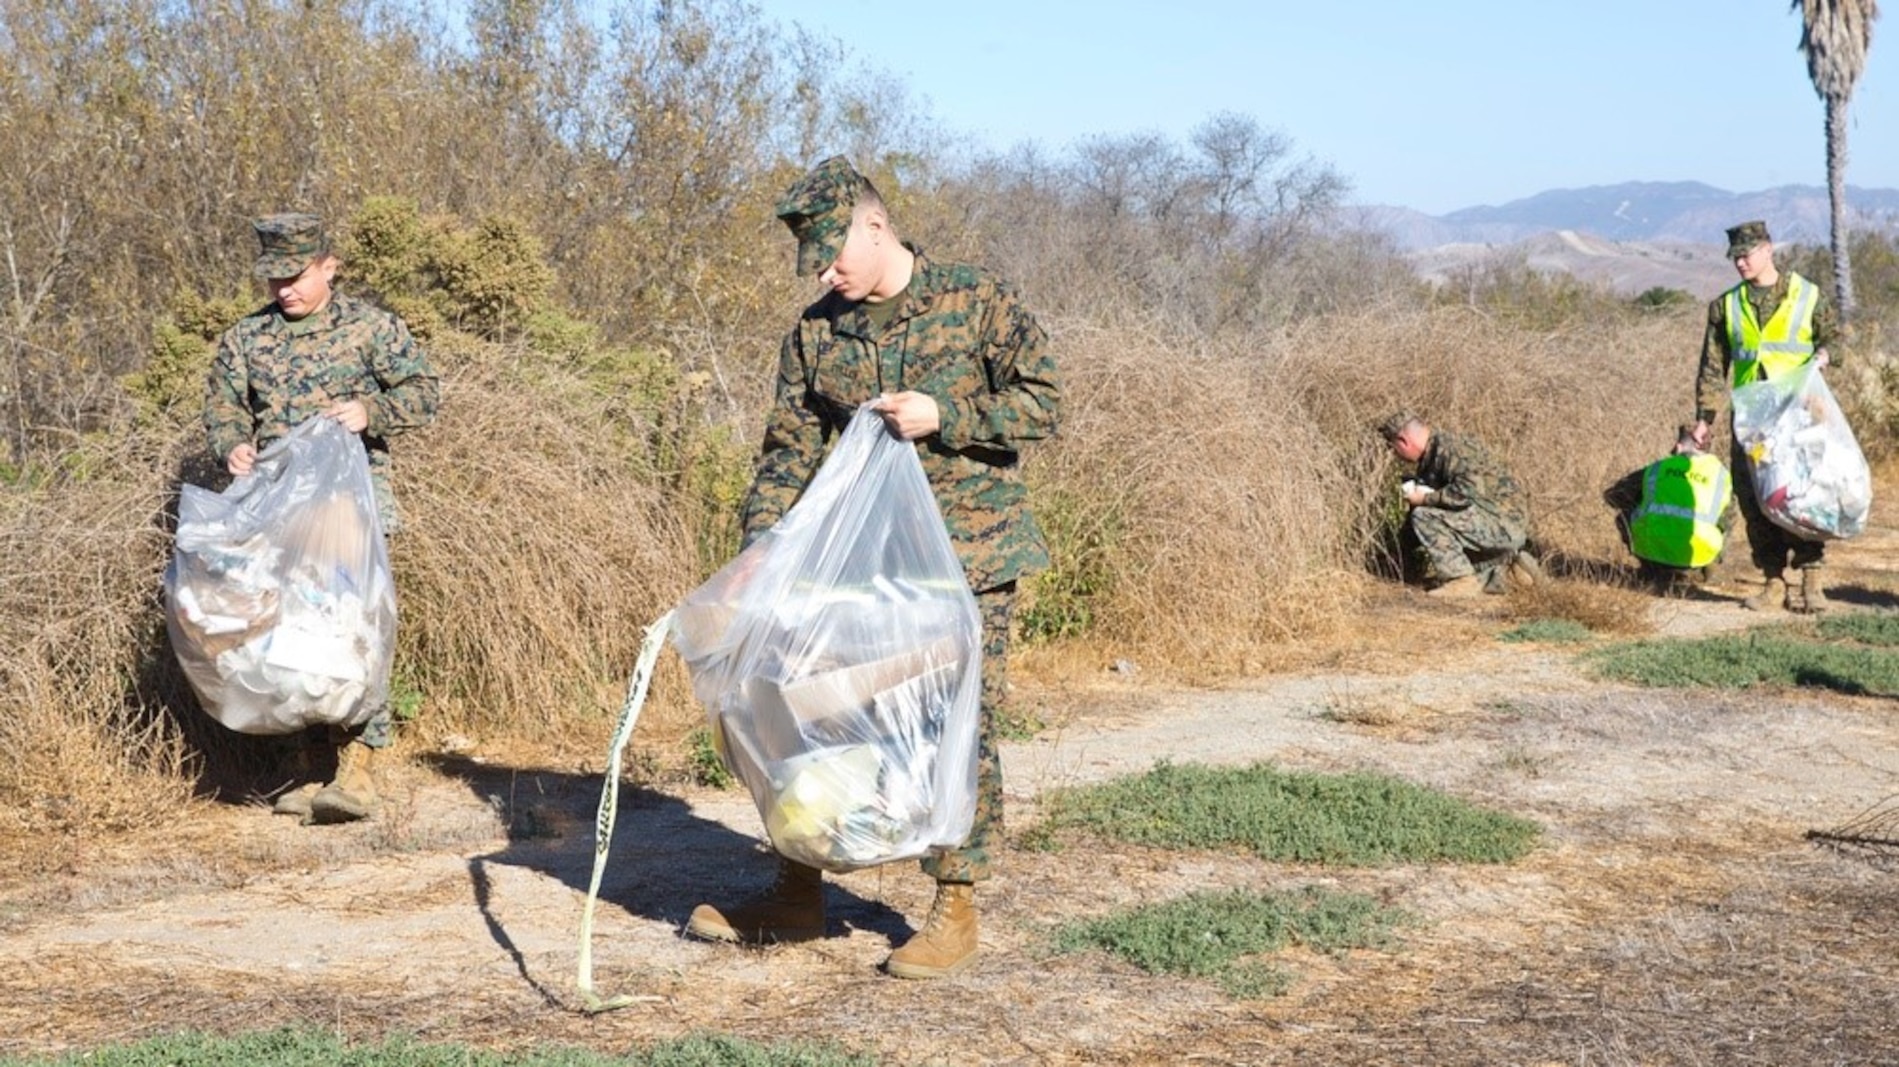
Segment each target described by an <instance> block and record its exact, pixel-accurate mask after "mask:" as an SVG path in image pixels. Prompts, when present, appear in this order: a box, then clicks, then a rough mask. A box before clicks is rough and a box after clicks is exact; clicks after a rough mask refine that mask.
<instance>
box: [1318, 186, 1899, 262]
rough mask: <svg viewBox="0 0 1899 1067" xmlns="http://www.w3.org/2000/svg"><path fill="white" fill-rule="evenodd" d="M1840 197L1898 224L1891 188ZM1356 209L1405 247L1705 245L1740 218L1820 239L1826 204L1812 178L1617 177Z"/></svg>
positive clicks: (1783, 237)
mask: <svg viewBox="0 0 1899 1067" xmlns="http://www.w3.org/2000/svg"><path fill="white" fill-rule="evenodd" d="M1846 200H1847V206H1848V208H1849V210H1850V211H1851V212H1852V216H1851V218H1850V219H1849V222H1850V223H1851V225H1853V226H1855V227H1865V228H1869V229H1883V230H1888V231H1893V232H1899V189H1862V188H1859V187H1858V186H1852V185H1849V186H1847V188H1846ZM1356 211H1357V217H1358V221H1359V223H1360V224H1361V225H1363V226H1365V227H1367V228H1369V229H1375V230H1379V231H1382V232H1384V233H1387V234H1389V235H1390V236H1391V238H1392V239H1393V240H1395V241H1396V242H1397V243H1398V246H1399V247H1400V248H1403V249H1406V250H1408V251H1409V250H1417V249H1423V248H1432V247H1435V246H1438V245H1446V244H1510V243H1512V242H1515V241H1521V240H1523V239H1524V238H1526V237H1533V236H1535V235H1537V234H1541V233H1553V232H1557V231H1561V230H1574V231H1577V232H1581V233H1590V234H1595V235H1597V236H1599V237H1603V238H1605V239H1607V240H1610V241H1682V242H1687V243H1691V244H1715V243H1717V242H1719V241H1720V239H1721V231H1722V230H1724V229H1726V228H1727V227H1729V226H1732V225H1734V224H1735V223H1736V222H1740V221H1742V220H1745V219H1766V220H1767V225H1768V228H1769V229H1770V230H1772V231H1773V234H1774V240H1775V241H1776V242H1779V243H1783V244H1785V243H1792V242H1808V243H1820V242H1824V241H1826V240H1827V217H1828V211H1829V209H1828V206H1827V196H1826V190H1825V189H1824V188H1822V187H1820V186H1817V185H1783V186H1780V187H1779V188H1776V189H1764V190H1761V191H1759V192H1752V193H1730V192H1728V191H1727V190H1725V189H1717V188H1715V187H1714V186H1712V185H1706V184H1703V183H1701V182H1624V183H1622V184H1620V185H1594V186H1589V187H1587V188H1583V189H1552V190H1549V191H1548V192H1542V193H1537V194H1536V195H1535V196H1531V197H1526V198H1525V199H1522V200H1512V201H1511V202H1509V203H1507V204H1503V205H1500V206H1496V207H1492V206H1483V207H1467V208H1460V209H1458V210H1456V211H1453V212H1450V213H1448V214H1445V215H1426V214H1424V213H1423V212H1421V211H1413V210H1411V209H1409V208H1401V207H1383V206H1369V207H1362V208H1358V209H1356Z"/></svg>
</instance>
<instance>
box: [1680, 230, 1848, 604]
mask: <svg viewBox="0 0 1899 1067" xmlns="http://www.w3.org/2000/svg"><path fill="white" fill-rule="evenodd" d="M1727 236H1728V258H1729V259H1731V260H1733V261H1734V264H1735V270H1736V271H1737V272H1738V273H1739V274H1740V275H1741V281H1740V283H1739V284H1738V285H1736V286H1735V287H1734V288H1732V289H1729V290H1728V291H1727V292H1724V293H1722V294H1721V295H1720V296H1717V297H1715V298H1714V299H1713V300H1711V301H1709V303H1708V325H1707V329H1706V330H1705V331H1703V333H1702V335H1701V362H1700V366H1699V367H1698V368H1697V370H1696V373H1695V427H1694V432H1695V435H1696V440H1697V442H1698V443H1699V444H1700V445H1701V446H1702V447H1704V448H1705V447H1707V445H1708V438H1709V427H1711V426H1713V425H1714V422H1715V418H1716V416H1718V415H1719V414H1720V411H1721V409H1722V408H1723V407H1726V406H1728V397H1729V395H1730V394H1731V392H1732V390H1733V384H1732V374H1733V362H1734V352H1733V346H1732V337H1733V330H1732V329H1731V325H1732V324H1730V322H1729V321H1728V297H1729V296H1730V295H1732V294H1737V293H1738V294H1739V295H1740V296H1741V297H1742V298H1743V299H1744V300H1746V301H1747V304H1748V309H1749V310H1750V311H1752V313H1753V315H1754V321H1755V322H1756V323H1766V322H1768V321H1770V320H1771V319H1772V318H1773V317H1774V313H1775V312H1776V311H1778V310H1779V309H1780V306H1781V305H1782V304H1783V303H1785V302H1786V300H1787V297H1788V294H1789V293H1790V292H1791V291H1792V288H1793V285H1794V282H1795V280H1796V279H1798V280H1799V281H1801V282H1802V283H1804V284H1805V285H1807V286H1811V292H1812V294H1813V299H1814V306H1813V312H1812V336H1813V349H1814V352H1813V356H1812V357H1811V358H1815V359H1818V358H1822V357H1824V359H1825V362H1823V363H1822V364H1821V366H1823V367H1824V366H1828V365H1833V364H1837V363H1838V362H1839V360H1838V358H1837V357H1836V356H1834V355H1833V354H1831V350H1830V349H1829V347H1828V346H1829V345H1832V344H1835V343H1837V342H1838V341H1839V340H1840V334H1841V328H1840V319H1839V315H1838V313H1837V312H1836V311H1835V310H1834V308H1833V303H1832V301H1830V300H1828V299H1827V296H1826V291H1825V290H1824V289H1823V288H1822V287H1820V286H1817V285H1813V283H1812V282H1809V281H1807V280H1806V279H1804V278H1801V277H1800V276H1799V275H1798V274H1796V273H1794V272H1793V271H1790V270H1787V271H1783V270H1778V269H1776V268H1775V267H1774V260H1773V256H1774V245H1773V241H1772V239H1771V238H1770V237H1769V236H1768V233H1767V224H1766V223H1765V222H1761V221H1758V220H1756V221H1752V222H1744V223H1741V224H1740V225H1738V226H1734V227H1731V228H1730V229H1729V230H1728V231H1727ZM1760 373H1761V376H1762V377H1765V376H1766V374H1767V371H1766V369H1765V367H1764V366H1763V367H1762V369H1761V371H1760ZM1733 429H1734V425H1733V418H1732V413H1730V417H1729V420H1728V431H1729V432H1728V470H1730V471H1731V472H1733V474H1734V497H1735V501H1736V503H1737V504H1738V505H1739V506H1740V509H1741V520H1742V523H1743V525H1744V526H1745V528H1746V530H1747V546H1748V554H1749V555H1750V556H1751V557H1752V560H1753V563H1754V566H1756V567H1758V568H1760V571H1761V575H1762V577H1763V578H1764V579H1765V582H1766V588H1765V589H1764V590H1763V591H1762V593H1761V594H1760V595H1759V596H1757V597H1750V598H1749V599H1747V600H1746V601H1743V604H1744V605H1745V606H1746V607H1749V608H1755V609H1759V608H1763V607H1768V606H1771V604H1772V602H1773V601H1774V600H1775V599H1776V597H1777V596H1778V598H1779V599H1780V600H1781V603H1782V605H1784V606H1785V607H1787V608H1789V609H1791V610H1794V611H1821V610H1824V609H1825V607H1826V597H1825V595H1824V594H1823V593H1822V592H1821V590H1820V581H1819V572H1820V568H1821V567H1822V566H1824V565H1825V563H1826V542H1824V541H1809V540H1806V539H1805V538H1802V537H1799V536H1797V535H1796V534H1794V533H1793V532H1792V531H1790V530H1787V529H1786V528H1784V527H1782V526H1780V525H1779V524H1777V523H1775V522H1774V521H1773V520H1772V519H1769V518H1768V517H1767V515H1766V513H1764V512H1763V511H1761V505H1760V501H1759V500H1758V499H1757V498H1756V497H1755V495H1754V478H1753V474H1752V472H1753V469H1754V467H1753V463H1752V461H1751V460H1749V459H1748V457H1747V453H1746V452H1744V451H1742V449H1741V445H1740V442H1739V441H1738V440H1735V435H1734V433H1733ZM1789 567H1793V568H1796V569H1798V570H1800V571H1801V583H1800V586H1799V587H1798V588H1794V587H1788V586H1787V585H1786V572H1787V568H1789ZM1777 586H1779V587H1784V588H1780V589H1777Z"/></svg>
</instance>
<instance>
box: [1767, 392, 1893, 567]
mask: <svg viewBox="0 0 1899 1067" xmlns="http://www.w3.org/2000/svg"><path fill="white" fill-rule="evenodd" d="M1734 439H1735V441H1737V442H1738V443H1739V444H1740V448H1741V451H1742V452H1743V453H1744V454H1745V455H1746V456H1747V463H1748V475H1749V477H1750V478H1752V479H1753V482H1752V484H1753V487H1754V499H1755V500H1757V501H1759V503H1760V507H1761V513H1762V514H1764V515H1766V516H1767V518H1768V519H1769V520H1771V521H1772V522H1773V523H1774V525H1776V526H1779V527H1781V528H1782V529H1785V530H1787V531H1789V532H1791V533H1794V534H1796V535H1798V536H1800V537H1802V538H1805V539H1806V540H1809V541H1822V540H1835V539H1845V538H1849V537H1852V536H1854V535H1856V534H1858V533H1860V532H1861V531H1862V530H1864V529H1865V528H1866V517H1867V513H1868V512H1869V511H1870V510H1871V509H1872V503H1873V476H1872V470H1871V468H1870V467H1869V466H1868V465H1867V463H1866V457H1865V455H1864V454H1863V453H1862V452H1861V451H1860V447H1859V441H1858V440H1857V439H1856V438H1854V436H1853V428H1852V427H1851V426H1849V425H1847V422H1846V417H1845V416H1844V415H1842V414H1841V413H1840V405H1839V404H1838V402H1836V401H1835V400H1834V398H1833V391H1832V390H1831V389H1829V388H1827V384H1826V379H1825V378H1823V377H1821V376H1820V373H1819V368H1818V366H1817V365H1816V364H1814V363H1808V364H1806V365H1805V366H1803V367H1800V368H1799V369H1797V370H1795V371H1793V372H1791V373H1789V374H1786V375H1783V376H1781V377H1778V378H1769V379H1763V380H1760V381H1755V382H1749V383H1748V384H1746V385H1743V386H1741V387H1740V388H1738V389H1736V390H1734Z"/></svg>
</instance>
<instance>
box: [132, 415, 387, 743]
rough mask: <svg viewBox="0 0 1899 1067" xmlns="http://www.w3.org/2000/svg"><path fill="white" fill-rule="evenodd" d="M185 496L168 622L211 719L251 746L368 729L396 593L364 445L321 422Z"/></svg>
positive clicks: (383, 694) (383, 697)
mask: <svg viewBox="0 0 1899 1067" xmlns="http://www.w3.org/2000/svg"><path fill="white" fill-rule="evenodd" d="M181 494H182V495H181V497H180V499H179V503H178V532H177V535H176V537H175V539H174V545H173V551H172V558H171V563H170V565H169V566H167V567H166V569H165V622H166V626H167V627H168V629H169V630H170V632H171V644H172V648H173V650H174V651H175V652H176V653H177V656H178V663H179V665H180V666H181V667H183V668H184V673H185V677H186V678H187V679H189V680H190V682H191V687H192V689H193V690H194V691H195V692H196V693H197V694H198V700H199V702H200V703H201V704H203V705H204V709H205V711H207V712H209V713H210V714H211V716H212V717H213V718H215V719H217V720H218V721H219V722H221V723H223V724H224V725H225V726H227V727H229V728H230V729H232V730H236V731H238V732H240V733H248V734H284V733H293V732H295V731H298V730H301V729H303V728H304V727H306V726H314V725H319V724H334V725H338V726H344V727H351V726H358V725H361V724H362V723H364V722H367V721H368V720H369V719H370V717H371V716H373V715H374V714H375V713H376V712H377V711H378V710H379V709H380V708H381V707H382V706H383V704H384V703H385V702H386V701H387V700H388V696H389V665H390V660H391V659H392V657H393V655H394V652H395V634H396V593H395V584H394V581H393V578H392V575H391V573H390V569H389V552H388V548H387V546H386V545H385V544H384V541H383V530H382V520H381V518H380V517H379V515H378V513H377V510H376V494H375V488H374V486H373V485H372V484H371V482H370V479H369V459H368V456H367V454H366V453H365V452H364V451H363V443H362V440H361V439H360V438H358V437H357V436H356V435H355V434H353V433H350V432H349V431H348V430H345V429H344V428H343V427H342V426H340V425H338V424H337V423H336V422H335V421H334V420H332V419H327V418H314V419H311V420H309V421H308V422H305V423H303V424H302V425H300V426H298V427H297V428H296V429H295V430H292V431H291V432H290V434H289V435H288V436H286V437H284V438H283V439H282V440H280V441H278V442H276V443H275V444H273V445H271V446H270V447H269V448H267V449H265V450H264V451H263V452H262V453H261V454H260V455H259V456H258V457H257V465H256V467H255V468H254V469H253V470H252V472H251V473H250V474H248V475H246V476H244V477H241V478H238V479H237V480H236V481H234V482H232V483H231V487H230V488H229V489H226V490H225V491H224V492H222V493H213V492H211V491H210V490H208V489H202V488H199V487H198V486H195V485H186V486H183V487H182V489H181Z"/></svg>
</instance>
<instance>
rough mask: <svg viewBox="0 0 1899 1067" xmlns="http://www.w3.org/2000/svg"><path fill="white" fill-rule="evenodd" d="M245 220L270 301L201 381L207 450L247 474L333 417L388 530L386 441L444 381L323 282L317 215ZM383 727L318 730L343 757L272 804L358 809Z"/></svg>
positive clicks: (379, 317)
mask: <svg viewBox="0 0 1899 1067" xmlns="http://www.w3.org/2000/svg"><path fill="white" fill-rule="evenodd" d="M252 225H253V228H254V229H255V230H256V232H257V238H258V243H259V245H260V253H259V255H258V258H257V261H256V264H255V265H254V267H253V270H252V273H253V274H254V275H255V276H257V277H258V278H261V279H263V280H264V282H265V284H266V285H267V286H268V287H269V291H270V294H271V297H272V300H271V303H270V304H269V305H267V306H265V307H263V308H261V309H259V310H257V311H254V312H252V313H251V314H249V315H247V316H245V317H244V318H243V319H241V320H239V321H238V323H237V324H236V325H234V326H232V327H231V328H230V329H229V330H226V331H225V333H224V335H223V337H221V338H220V339H219V341H218V351H217V356H216V358H215V359H214V361H213V362H212V366H211V373H210V375H209V378H208V380H207V381H206V384H205V405H204V428H205V435H206V439H207V441H208V443H209V444H210V447H211V451H212V453H213V454H214V455H216V456H217V457H218V459H219V460H220V461H221V462H223V463H224V464H225V466H226V469H228V470H229V471H230V472H231V473H232V474H234V475H242V474H247V473H249V472H250V470H251V467H252V465H253V464H254V463H255V461H256V457H257V454H258V452H260V451H261V450H263V449H265V448H268V447H269V446H270V445H271V444H272V443H273V442H275V441H277V440H278V439H280V438H282V437H284V436H285V435H287V434H288V433H289V432H290V431H291V430H292V429H294V428H296V427H297V426H298V425H299V424H301V423H302V422H304V421H305V420H307V419H313V418H333V419H336V420H337V421H338V422H339V423H341V424H342V425H343V426H344V428H345V429H349V430H351V431H353V432H356V433H359V434H361V436H362V439H363V445H364V447H365V449H366V450H367V452H368V455H369V472H370V479H371V481H372V483H373V484H374V486H375V492H376V503H377V510H378V511H379V512H380V513H381V518H382V522H383V528H384V531H385V533H389V534H393V533H394V532H395V531H396V529H397V527H398V525H399V518H398V513H397V511H396V506H395V497H394V495H393V493H391V491H390V488H389V438H391V437H393V436H395V435H397V434H400V433H403V432H406V431H408V430H414V429H417V428H419V427H422V426H425V425H427V424H428V423H429V422H430V421H431V420H432V419H434V417H435V410H436V406H437V404H438V403H439V401H440V396H441V384H440V380H439V379H438V378H437V377H436V374H435V372H434V370H433V369H431V368H430V366H429V362H428V359H427V357H426V356H424V355H423V352H422V350H421V348H420V347H419V346H417V345H416V343H415V341H414V339H413V338H412V337H410V335H409V330H408V327H407V326H405V325H404V324H403V322H402V320H401V319H400V318H397V317H396V316H395V315H393V314H390V313H389V312H387V311H384V310H382V309H381V308H378V307H375V306H374V305H372V304H369V303H366V302H364V301H361V300H356V299H354V298H352V297H349V296H345V295H344V294H342V293H338V292H335V291H334V290H333V289H332V288H331V284H332V282H333V280H334V278H335V275H336V270H337V265H338V264H337V260H336V257H335V256H334V255H332V254H331V251H330V244H329V239H328V236H327V235H326V234H325V232H324V229H323V224H322V220H321V219H319V218H318V217H316V216H314V215H304V214H288V215H270V216H266V217H264V218H260V219H258V220H256V221H255V222H254V223H253V224H252ZM390 727H391V723H390V716H389V711H388V709H387V708H386V707H385V708H382V709H379V710H378V711H377V713H376V714H375V716H374V717H373V718H371V719H370V721H369V722H368V723H366V724H365V725H363V726H362V727H360V728H359V729H357V730H356V731H354V732H353V733H350V734H345V733H344V732H342V731H339V730H334V729H326V730H323V731H321V732H322V733H323V734H324V735H325V736H324V737H323V738H322V741H323V742H325V743H327V744H329V745H331V746H333V747H335V748H336V749H337V750H338V753H339V759H338V764H339V766H338V769H337V771H336V773H335V776H334V778H333V779H332V780H331V781H330V783H329V784H328V785H327V786H324V787H323V788H321V789H317V788H314V786H315V784H316V783H311V784H310V785H309V786H306V787H304V788H302V789H299V790H296V791H293V792H291V793H286V794H284V796H283V797H280V798H279V803H278V805H277V808H276V810H277V811H279V812H280V813H282V814H289V815H299V816H303V817H304V818H305V819H306V820H307V821H308V820H312V819H314V821H319V822H324V821H331V822H343V821H351V820H352V819H353V818H361V817H363V815H364V814H367V809H368V808H373V807H374V791H373V788H370V787H369V785H368V779H367V776H366V772H365V773H364V774H361V775H359V774H356V773H354V772H355V771H356V770H357V769H358V768H356V767H355V765H354V761H353V760H352V758H351V756H352V754H353V752H354V749H355V748H356V747H358V746H355V745H350V744H349V741H351V740H355V741H358V742H361V745H362V746H365V747H367V748H370V749H380V748H384V747H386V746H387V745H388V744H389V742H390V740H391V738H390ZM316 773H323V772H316ZM351 785H353V786H354V788H353V789H350V788H345V789H343V793H341V794H339V793H337V792H336V789H337V788H342V787H344V786H351ZM365 798H367V802H366V803H356V802H355V801H359V800H364V799H365ZM313 801H315V802H316V806H315V812H314V815H313V813H312V809H311V807H310V805H311V803H312V802H313ZM331 801H335V802H336V803H330V802H331ZM358 812H360V814H357V813H358Z"/></svg>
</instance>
